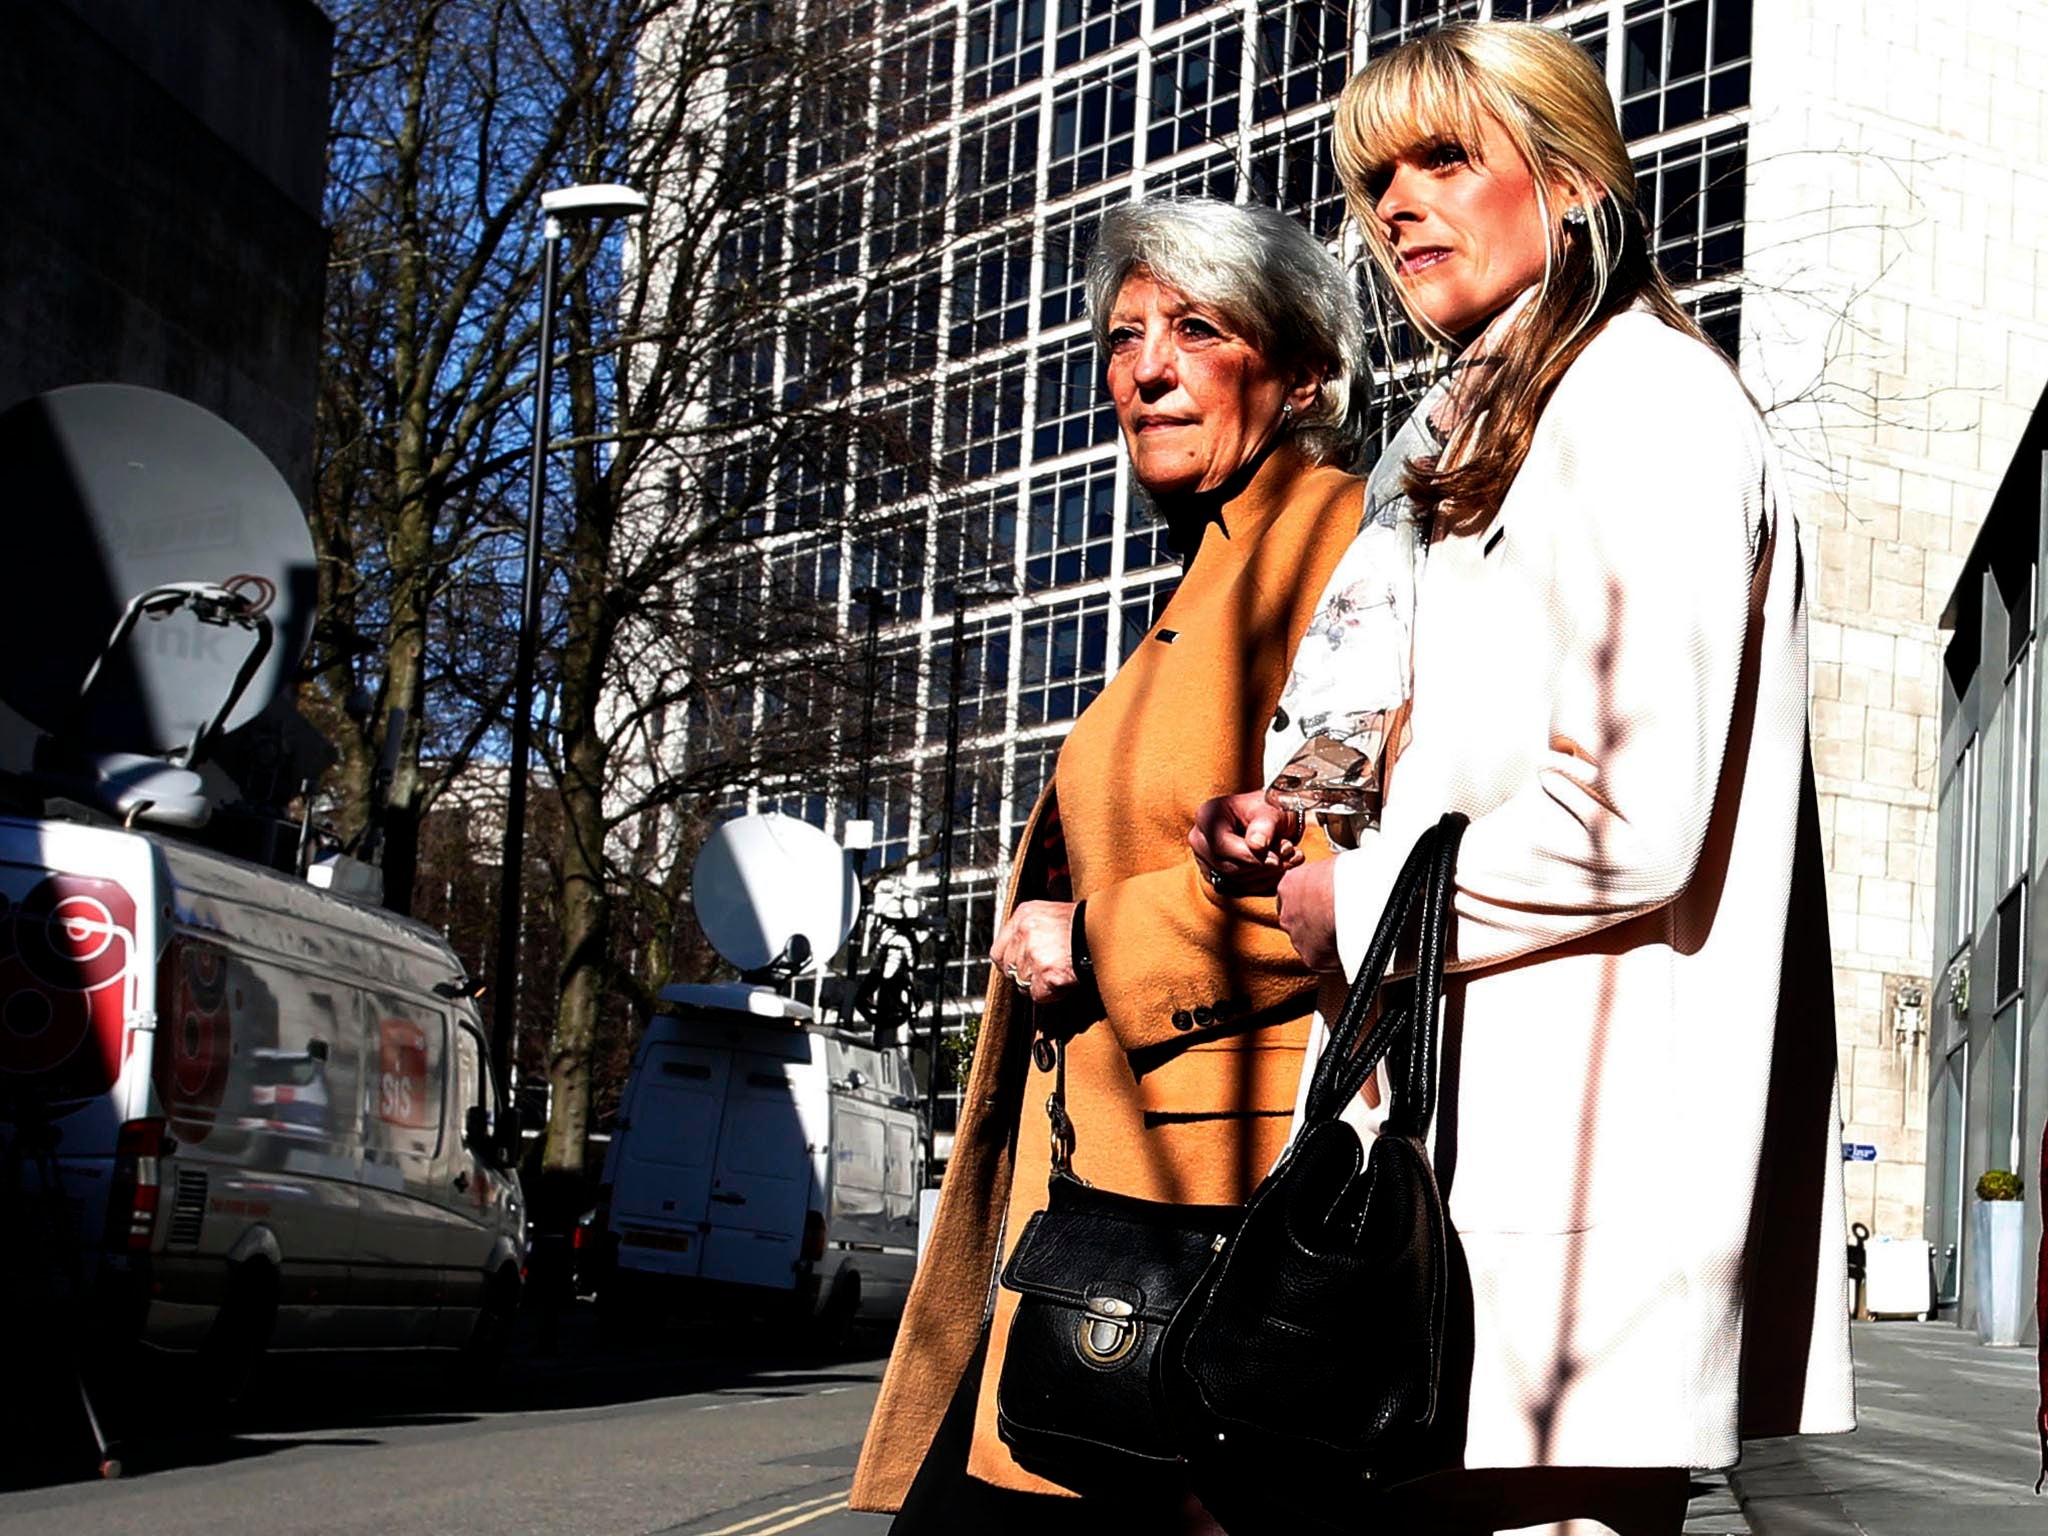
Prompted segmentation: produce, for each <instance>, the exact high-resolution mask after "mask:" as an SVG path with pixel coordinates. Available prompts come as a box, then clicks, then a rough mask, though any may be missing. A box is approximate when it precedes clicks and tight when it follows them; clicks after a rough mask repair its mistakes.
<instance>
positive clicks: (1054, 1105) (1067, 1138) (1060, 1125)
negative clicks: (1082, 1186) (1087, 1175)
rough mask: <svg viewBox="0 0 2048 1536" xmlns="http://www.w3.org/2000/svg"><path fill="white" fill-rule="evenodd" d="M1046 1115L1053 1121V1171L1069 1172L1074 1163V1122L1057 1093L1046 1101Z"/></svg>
mask: <svg viewBox="0 0 2048 1536" xmlns="http://www.w3.org/2000/svg"><path fill="white" fill-rule="evenodd" d="M1045 1116H1046V1119H1048V1120H1050V1121H1051V1122H1052V1166H1053V1171H1054V1172H1056V1173H1068V1172H1070V1171H1071V1170H1072V1168H1073V1165H1074V1122H1073V1121H1072V1120H1070V1119H1069V1118H1068V1117H1067V1106H1066V1105H1065V1104H1063V1103H1061V1102H1060V1096H1059V1095H1058V1094H1057V1093H1055V1094H1054V1095H1053V1096H1052V1097H1051V1098H1049V1099H1047V1100H1046V1101H1045ZM1084 1182H1085V1181H1084Z"/></svg>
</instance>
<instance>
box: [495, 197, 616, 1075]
mask: <svg viewBox="0 0 2048 1536" xmlns="http://www.w3.org/2000/svg"><path fill="white" fill-rule="evenodd" d="M540 207H541V218H542V223H541V263H540V352H539V359H540V361H539V364H538V366H537V367H536V368H535V369H534V379H533V459H532V463H531V465H530V467H529V470H528V473H527V482H526V559H525V563H524V567H523V569H522V571H521V573H520V584H519V647H518V652H517V656H516V659H515V660H514V662H513V668H512V743H511V760H510V762H508V763H507V765H506V769H505V773H506V779H505V841H504V852H503V855H502V858H503V861H504V862H503V866H502V868H501V869H500V871H499V877H498V936H497V937H498V952H497V957H496V960H495V961H494V963H493V965H492V969H491V977H492V982H493V985H494V986H495V987H496V988H497V994H498V995H497V997H496V999H495V1001H494V1004H493V1007H492V1010H491V1065H492V1066H493V1067H494V1068H495V1069H496V1072H497V1080H498V1081H499V1082H500V1083H504V1084H506V1085H508V1087H509V1085H510V1083H511V1066H512V1061H513V1055H514V1052H513V1040H514V1038H515V1036H516V1034H517V1031H518V1028H519V939H520V927H521V921H520V919H521V915H522V910H523V909H522V906H521V900H522V886H523V884H524V875H525V864H526V763H527V758H528V757H529V755H530V754H531V752H532V750H533V673H534V661H535V657H536V655H537V653H538V651H539V648H540V594H541V578H540V525H541V503H542V491H543V489H544V487H545V485H546V478H547V452H548V409H549V395H550V393H551V391H550V385H551V381H552V379H553V375H554V351H555V278H556V271H557V267H558V265H559V263H560V260H561V247H562V232H563V221H564V220H565V219H582V220H596V219H604V218H615V217H622V216H627V215H631V214H636V213H645V212H646V211H647V194H646V193H644V192H638V191H635V190H634V189H633V188H631V187H623V186H619V185H617V184H616V183H600V184H596V185H591V186H581V187H558V188H556V189H555V190H554V191H552V192H543V193H542V194H541V198H540Z"/></svg>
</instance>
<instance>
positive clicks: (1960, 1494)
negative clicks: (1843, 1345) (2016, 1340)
mask: <svg viewBox="0 0 2048 1536" xmlns="http://www.w3.org/2000/svg"><path fill="white" fill-rule="evenodd" d="M1851 1339H1852V1347H1853V1349H1854V1351H1855V1356H1856V1411H1857V1421H1858V1428H1857V1430H1856V1432H1855V1433H1854V1434H1851V1435H1829V1436H1815V1437H1811V1438H1802V1439H1790V1440H1759V1441H1755V1442H1752V1443H1751V1444H1750V1445H1749V1446H1747V1447H1746V1448H1745V1450H1744V1454H1743V1459H1742V1465H1741V1466H1739V1467H1737V1468H1736V1469H1735V1470H1734V1472H1733V1473H1731V1474H1730V1482H1731V1483H1732V1485H1733V1487H1734V1490H1735V1496H1736V1498H1737V1499H1738V1500H1739V1501H1740V1502H1741V1505H1742V1513H1743V1514H1744V1515H1745V1516H1746V1517H1747V1518H1748V1521H1749V1525H1750V1529H1751V1530H1752V1531H1753V1532H1755V1536H1859V1533H1862V1536H2021V1533H2025V1536H2042V1533H2043V1532H2048V1494H2044V1495H2040V1496H2037V1495H2036V1494H2035V1493H2034V1478H2035V1476H2036V1475H2037V1474H2038V1472H2039V1471H2040V1442H2039V1440H2038V1438H2037V1437H2036V1436H2035V1433H2034V1422H2035V1410H2036V1406H2037V1400H2038V1391H2037V1385H2036V1377H2035V1365H2034V1352H2033V1350H2032V1349H1990V1348H1987V1347H1985V1346H1984V1345H1982V1344H1980V1343H1978V1342H1977V1336H1976V1335H1975V1334H1974V1333H1969V1332H1965V1331H1964V1330H1962V1329H1959V1328H1956V1327H1955V1326H1953V1325H1952V1324H1949V1323H1856V1324H1854V1325H1852V1328H1851Z"/></svg>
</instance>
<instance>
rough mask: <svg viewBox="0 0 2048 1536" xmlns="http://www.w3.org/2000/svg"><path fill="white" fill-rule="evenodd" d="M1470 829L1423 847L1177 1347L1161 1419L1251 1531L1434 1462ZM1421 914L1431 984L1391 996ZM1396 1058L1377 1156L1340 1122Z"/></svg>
mask: <svg viewBox="0 0 2048 1536" xmlns="http://www.w3.org/2000/svg"><path fill="white" fill-rule="evenodd" d="M1464 829H1465V818H1464V817H1463V816H1461V815H1457V814H1455V813H1454V814H1452V815H1448V816H1445V817H1444V818H1443V819H1442V820H1441V821H1440V822H1439V823H1438V824H1437V825H1436V826H1434V827H1432V828H1431V829H1430V830H1429V831H1427V832H1425V833H1424V834H1423V835H1422V836H1421V838H1419V839H1418V840H1417V842H1416V845H1415V848H1414V850H1413V851H1412V852H1411V853H1410V854H1409V856H1408V859H1407V862H1406V864H1405V865H1404V866H1403V867H1402V870H1401V873H1400V875H1399V876H1398V877H1397V878H1396V880H1395V882H1394V889H1393V892H1392V894H1391V895H1390V897H1389V899H1388V902H1387V907H1386V910H1385V912H1383V913H1382V914H1381V917H1380V922H1379V927H1378V929H1377V931H1376V932H1375V933H1374V935H1373V940H1372V945H1371V947H1370V948H1369V949H1368V950H1367V952H1366V957H1365V961H1364V963H1363V964H1362V965H1361V966H1360V968H1359V971H1358V975H1357V976H1356V978H1355V979H1354V980H1353V982H1352V985H1351V990H1350V992H1349V993H1348V995H1347V996H1346V998H1345V1001H1344V1007H1343V1009H1342V1010H1341V1012H1340V1013H1339V1015H1338V1018H1337V1021H1336V1023H1335V1025H1334V1026H1333V1027H1332V1029H1331V1030H1330V1036H1329V1042H1328V1044H1327V1046H1326V1047H1325V1049H1324V1051H1323V1054H1322V1058H1321V1059H1320V1060H1319V1061H1318V1062H1317V1064H1316V1070H1315V1074H1314V1076H1313V1078H1312V1079H1311V1081H1310V1088H1309V1093H1308V1097H1307V1100H1306V1102H1305V1104H1304V1108H1303V1115H1302V1126H1301V1130H1300V1133H1299V1134H1298V1135H1297V1136H1296V1138H1295V1140H1294V1143H1293V1145H1292V1146H1291V1148H1290V1149H1289V1150H1288V1152H1287V1153H1286V1154H1285V1155H1284V1156H1283V1157H1282V1159H1281V1161H1280V1162H1279V1163H1278V1164H1276V1165H1275V1166H1274V1169H1273V1171H1272V1172H1271V1173H1269V1174H1268V1175H1267V1176H1266V1178H1265V1179H1264V1180H1263V1181H1262V1182H1261V1183H1260V1185H1259V1187H1258V1188H1257V1189H1256V1190H1255V1191H1254V1192H1253V1194H1252V1197H1251V1199H1250V1200H1249V1201H1248V1202H1247V1203H1246V1205H1245V1208H1244V1217H1243V1220H1242V1222H1241V1223H1239V1224H1238V1226H1237V1228H1236V1229H1235V1231H1234V1233H1230V1234H1227V1235H1225V1237H1224V1240H1223V1241H1222V1242H1221V1243H1220V1244H1219V1246H1218V1251H1217V1255H1216V1257H1215V1259H1214V1261H1213V1262H1212V1263H1211V1264H1210V1266H1209V1268H1208V1270H1207V1272H1206V1273H1205V1274H1204V1275H1203V1276H1202V1278H1201V1281H1200V1283H1199V1284H1198V1285H1196V1286H1195V1287H1194V1289H1193V1290H1192V1291H1191V1292H1190V1294H1189V1296H1188V1299H1187V1301H1186V1303H1185V1304H1184V1305H1183V1306H1182V1307H1181V1309H1180V1312H1179V1313H1178V1315H1177V1316H1176V1317H1175V1318H1174V1321H1173V1325H1172V1326H1171V1327H1170V1328H1169V1329H1168V1330H1167V1335H1166V1338H1165V1339H1164V1340H1163V1341H1162V1344H1161V1348H1160V1351H1159V1361H1158V1370H1159V1380H1158V1389H1159V1397H1160V1405H1161V1409H1162V1412H1163V1413H1164V1414H1165V1416H1166V1418H1167V1420H1168V1423H1169V1425H1170V1426H1171V1430H1172V1434H1173V1438H1174V1439H1175V1441H1176V1443H1177V1444H1179V1445H1180V1447H1181V1448H1182V1450H1183V1451H1184V1452H1185V1453H1186V1455H1187V1458H1188V1461H1189V1464H1190V1471H1191V1474H1192V1478H1191V1480H1192V1483H1193V1486H1194V1488H1195V1491H1196V1492H1197V1493H1199V1494H1200V1495H1201V1496H1202V1498H1203V1499H1204V1501H1205V1502H1206V1503H1207V1504H1208V1506H1209V1508H1210V1509H1211V1510H1212V1511H1213V1512H1214V1513H1215V1514H1216V1515H1217V1516H1218V1517H1219V1518H1221V1519H1222V1520H1223V1521H1224V1523H1225V1524H1226V1525H1227V1526H1228V1527H1229V1528H1230V1529H1231V1530H1232V1531H1233V1532H1236V1531H1240V1530H1243V1531H1251V1530H1255V1529H1259V1528H1262V1527H1263V1528H1266V1529H1299V1528H1301V1527H1300V1525H1298V1524H1290V1523H1289V1520H1288V1519H1287V1518H1286V1517H1285V1516H1283V1514H1282V1511H1281V1510H1280V1509H1278V1508H1277V1507H1276V1500H1283V1499H1284V1500H1292V1501H1294V1502H1295V1503H1297V1505H1298V1506H1300V1507H1301V1508H1302V1509H1315V1510H1318V1511H1319V1512H1323V1513H1328V1512H1329V1511H1332V1510H1335V1511H1339V1512H1341V1510H1342V1509H1343V1507H1344V1505H1345V1504H1346V1502H1347V1501H1349V1502H1351V1503H1354V1504H1355V1501H1356V1497H1357V1495H1358V1493H1359V1491H1360V1488H1361V1479H1363V1480H1367V1481H1369V1480H1371V1479H1373V1478H1375V1477H1378V1476H1382V1475H1384V1473H1385V1472H1386V1471H1387V1470H1389V1468H1390V1466H1392V1465H1396V1464H1398V1466H1399V1469H1400V1470H1401V1471H1402V1473H1403V1474H1404V1475H1406V1474H1408V1473H1411V1472H1414V1471H1419V1470H1424V1467H1423V1466H1422V1465H1421V1464H1420V1462H1419V1461H1418V1459H1417V1458H1418V1456H1420V1455H1423V1454H1425V1453H1424V1451H1423V1442H1422V1436H1423V1434H1424V1432H1425V1431H1426V1430H1427V1429H1428V1428H1429V1426H1430V1424H1431V1422H1432V1420H1433V1418H1434V1416H1435V1412H1436V1404H1437V1388H1438V1383H1439V1379H1440V1376H1441V1370H1442V1364H1443V1356H1444V1345H1445V1326H1444V1318H1445V1306H1446V1296H1447V1278H1448V1268H1449V1266H1448V1257H1447V1249H1446V1224H1445V1218H1444V1208H1443V1200H1442V1197H1441V1195H1440V1194H1439V1192H1438V1190H1437V1184H1436V1177H1435V1174H1434V1172H1433V1171H1432V1169H1431V1167H1430V1162H1429V1154H1428V1150H1427V1143H1426V1140H1425V1138H1426V1137H1427V1135H1428V1133H1429V1122H1430V1117H1431V1114H1432V1112H1433V1110H1434V1107H1435V1097H1436V1063H1435V1054H1436V1019H1437V1003H1438V999H1439V997H1440V996H1441V993H1442V988H1443V966H1444V946H1445V941H1446V938H1447V929H1448V927H1449V924H1450V920H1451V900H1452V884H1451V876H1452V872H1453V869H1454V867H1455V863H1456V859H1457V850H1458V843H1459V840H1460V838H1461V837H1462V836H1463V833H1464ZM1418 907H1419V908H1420V919H1421V936H1420V940H1419V943H1418V945H1417V950H1416V961H1417V964H1416V973H1415V979H1414V982H1413V984H1412V985H1410V984H1407V983H1397V984H1394V985H1390V986H1388V987H1387V988H1386V990H1385V993H1384V995H1382V993H1381V982H1382V980H1383V978H1384V977H1385V975H1386V971H1387V966H1388V963H1389V962H1390V961H1391V959H1392V958H1393V954H1394V950H1395V947H1396V945H1397V944H1398V943H1399V942H1400V940H1401V939H1402V938H1403V936H1404V933H1405V931H1406V929H1407V926H1408V920H1409V918H1410V917H1411V915H1413V914H1414V913H1415V912H1416V909H1417V908H1418ZM1376 1000H1377V1001H1379V1002H1380V1003H1381V1007H1380V1011H1379V1015H1378V1017H1377V1019H1376V1020H1374V1021H1373V1025H1372V1028H1371V1030H1370V1032H1369V1033H1365V1025H1366V1022H1367V1020H1368V1019H1369V1018H1371V1016H1372V1012H1373V1007H1374V1003H1375V1001H1376ZM1362 1033H1363V1034H1364V1039H1363V1041H1362V1042H1361V1040H1360V1036H1361V1034H1362ZM1397 1046H1400V1047H1402V1049H1399V1050H1396V1047H1397ZM1390 1052H1392V1053H1393V1055H1392V1059H1391V1061H1390V1073H1389V1075H1390V1077H1391V1078H1393V1079H1394V1091H1393V1097H1392V1101H1391V1104H1390V1106H1389V1110H1388V1115H1387V1119H1386V1123H1385V1125H1384V1126H1383V1127H1382V1129H1381V1131H1380V1133H1379V1135H1378V1136H1377V1137H1375V1138H1374V1139H1373V1142H1372V1146H1371V1149H1370V1151H1368V1150H1367V1149H1366V1148H1365V1147H1364V1146H1363V1145H1362V1144H1361V1141H1360V1138H1359V1136H1358V1133H1357V1132H1356V1131H1354V1130H1353V1129H1352V1128H1351V1127H1350V1126H1349V1125H1347V1124H1346V1123H1345V1122H1344V1121H1342V1120H1340V1119H1339V1118H1338V1116H1339V1115H1340V1114H1341V1113H1342V1112H1343V1110H1344V1108H1345V1106H1346V1105H1347V1104H1349V1103H1350V1101H1351V1099H1352V1097H1353V1096H1354V1095H1356V1094H1357V1093H1358V1091H1359V1090H1360V1089H1361V1088H1363V1087H1364V1085H1365V1081H1366V1078H1367V1077H1368V1076H1370V1075H1371V1073H1372V1071H1373V1069H1374V1068H1375V1067H1376V1066H1378V1064H1379V1062H1380V1061H1381V1059H1382V1058H1385V1057H1388V1055H1389V1053H1390ZM1249 1489H1256V1490H1258V1492H1257V1494H1256V1496H1255V1497H1253V1498H1246V1496H1245V1494H1244V1493H1243V1492H1242V1490H1249ZM1240 1500H1243V1501H1244V1502H1240ZM1233 1506H1235V1507H1233ZM1234 1516H1237V1517H1238V1518H1233V1517H1234ZM1276 1519H1277V1520H1279V1522H1280V1523H1278V1524H1275V1523H1274V1521H1275V1520H1276Z"/></svg>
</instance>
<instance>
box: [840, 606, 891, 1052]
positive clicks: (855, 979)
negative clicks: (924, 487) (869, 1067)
mask: <svg viewBox="0 0 2048 1536" xmlns="http://www.w3.org/2000/svg"><path fill="white" fill-rule="evenodd" d="M850 595H851V596H852V597H853V599H854V601H855V602H857V603H859V604H860V605H861V606H862V607H864V608H866V609H867V611H868V633H867V642H866V644H865V645H864V646H863V648H862V649H863V654H864V661H865V666H864V671H865V672H866V678H865V683H866V687H865V689H864V691H863V692H862V694H861V703H860V806H859V809H858V810H857V811H856V812H855V813H854V815H855V819H856V820H858V821H861V822H867V821H868V806H869V803H870V800H871V798H872V790H873V787H874V772H875V659H876V641H875V630H876V626H877V625H878V624H879V623H880V620H881V614H882V589H881V588H880V587H855V588H854V589H853V592H852V593H851V594H850ZM867 835H868V838H869V841H868V843H867V844H866V845H865V846H863V847H860V848H857V849H856V848H853V847H851V846H849V848H848V850H847V852H848V856H849V857H851V858H853V859H854V860H855V861H856V868H855V870H854V873H855V874H856V875H859V874H864V873H865V872H866V868H867V855H868V849H869V848H872V847H873V846H874V842H873V838H874V832H873V829H872V824H870V829H869V831H868V834H867ZM868 906H869V904H868V903H866V902H863V903H862V907H863V909H864V910H863V912H862V914H861V931H862V932H863V933H867V932H868V931H870V925H871V924H872V923H873V922H874V913H873V912H872V911H871V910H866V909H867V908H868ZM866 947H867V946H866V944H865V942H863V941H859V940H857V941H855V943H854V944H853V945H851V946H850V947H849V948H848V950H847V955H846V990H845V991H843V992H842V993H840V995H839V1027H840V1028H841V1029H845V1028H847V1027H848V1026H849V1025H850V1024H851V1023H852V1021H853V1004H854V993H855V992H856V991H858V990H859V987H860V959H861V954H862V952H863V951H864V950H865V949H866Z"/></svg>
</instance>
